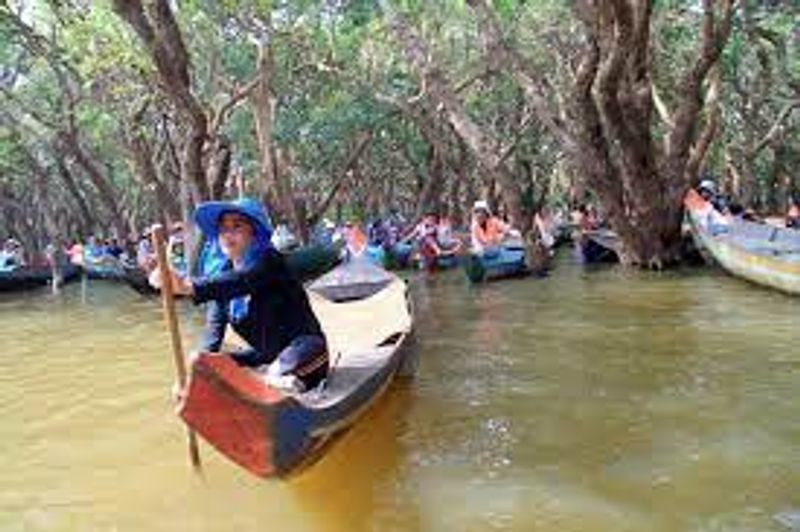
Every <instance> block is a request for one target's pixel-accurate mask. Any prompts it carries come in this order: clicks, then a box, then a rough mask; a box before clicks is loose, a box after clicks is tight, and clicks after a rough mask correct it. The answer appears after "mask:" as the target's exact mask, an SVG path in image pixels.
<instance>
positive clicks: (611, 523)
mask: <svg viewBox="0 0 800 532" xmlns="http://www.w3.org/2000/svg"><path fill="white" fill-rule="evenodd" d="M411 286H412V291H413V294H414V299H415V305H416V312H417V332H418V334H417V339H416V353H417V355H418V356H419V360H420V363H419V370H418V374H417V376H416V378H414V379H413V380H410V381H403V382H398V383H396V385H394V386H393V387H392V388H391V389H390V391H389V392H388V395H387V396H386V397H384V400H383V401H382V402H381V403H380V404H379V405H378V406H377V407H376V408H374V409H373V410H371V411H370V412H369V413H368V414H367V416H366V417H365V418H364V419H362V421H361V422H360V423H359V424H358V425H357V426H356V427H355V428H354V429H353V430H351V431H350V432H349V433H347V434H346V435H345V436H344V437H342V438H340V439H339V440H338V441H337V442H336V443H335V444H334V445H333V446H332V448H331V449H330V450H329V452H328V453H327V454H326V455H325V457H324V458H323V459H322V460H321V461H320V462H318V463H317V464H316V465H314V466H313V467H312V468H310V469H309V470H307V471H306V472H305V473H303V474H302V475H301V476H299V477H298V478H296V479H294V480H292V481H289V482H273V481H266V482H265V481H262V480H259V479H257V478H254V477H252V476H250V475H249V474H247V473H246V472H244V471H242V470H240V469H239V468H237V467H236V466H234V465H232V464H231V463H229V462H228V461H227V460H226V459H225V458H223V457H221V456H220V455H218V454H217V453H216V452H215V451H214V450H213V449H211V448H210V447H209V446H207V445H202V446H201V454H202V457H203V461H204V468H205V473H204V475H203V477H202V478H201V477H198V476H196V475H195V474H194V473H193V472H192V471H191V468H190V467H189V466H188V460H187V456H186V446H185V438H184V431H183V428H182V426H181V425H180V424H179V422H178V420H177V419H176V418H175V416H174V414H173V413H172V405H171V399H170V397H169V388H170V385H171V382H172V365H171V364H172V360H171V358H170V355H169V351H168V348H169V343H168V338H167V336H166V334H165V332H164V328H163V325H162V321H161V314H160V308H159V305H158V302H157V301H154V300H148V299H145V298H143V297H142V296H139V295H137V294H136V293H134V292H132V291H130V290H129V289H127V288H126V287H124V286H121V285H115V284H113V283H108V282H99V281H98V282H90V283H89V284H88V285H85V286H81V285H80V284H75V285H70V286H69V287H68V288H67V289H66V291H65V292H64V293H63V294H61V295H60V296H58V297H52V296H49V295H48V294H47V293H46V292H34V293H30V294H27V295H24V296H20V295H11V296H9V295H5V296H3V297H2V299H0V338H2V339H3V340H2V345H3V349H2V354H0V442H2V452H0V530H26V531H27V530H36V531H39V530H42V531H50V530H54V531H55V530H74V531H88V530H125V531H127V530H133V531H140V530H153V531H162V530H163V531H175V530H192V531H194V530H198V531H206V530H207V531H229V530H270V531H275V530H280V531H287V532H293V531H360V530H376V531H378V530H380V531H384V530H411V531H414V530H424V531H448V530H456V531H462V530H463V531H472V530H474V531H485V530H520V531H560V532H563V531H614V532H618V531H627V530H630V531H644V530H647V531H662V530H663V531H673V530H676V531H678V530H679V531H683V530H690V531H717V530H725V531H728V530H735V531H738V530H741V531H745V530H746V531H752V530H784V529H783V528H781V526H780V525H779V524H778V523H777V522H776V520H775V518H774V515H775V514H776V513H779V512H781V511H785V510H789V509H792V508H799V507H800V408H798V405H800V401H799V398H800V349H799V348H798V343H799V342H800V299H797V298H795V299H793V298H790V297H787V296H784V295H781V294H779V293H775V292H771V291H769V290H763V289H759V288H757V287H754V286H751V285H749V284H746V283H744V282H741V281H738V280H736V279H732V278H730V277H727V276H725V275H724V274H721V273H719V272H717V271H715V270H713V269H699V270H689V271H683V272H671V273H666V274H657V273H642V272H626V271H622V270H620V269H616V268H603V269H598V270H586V269H584V268H581V267H579V266H576V265H574V264H572V263H571V261H570V258H569V257H568V254H564V255H562V256H561V257H560V258H559V260H558V264H557V267H556V269H555V270H554V272H553V274H552V275H551V276H550V277H548V278H546V279H527V280H512V281H507V282H498V283H494V284H489V285H485V286H481V287H479V288H470V287H469V286H468V285H467V284H466V281H465V278H464V276H463V273H462V272H460V271H453V272H448V273H446V274H444V275H439V276H437V277H435V278H431V279H425V278H424V277H421V276H416V275H412V278H411ZM182 312H183V315H184V322H185V323H188V322H195V321H197V319H198V318H199V315H198V313H197V311H196V310H194V309H191V308H190V307H189V306H188V305H187V306H184V307H182ZM184 331H185V334H186V336H187V342H188V341H189V340H190V338H191V337H192V336H193V335H194V332H195V330H194V329H193V328H191V327H188V326H185V327H184Z"/></svg>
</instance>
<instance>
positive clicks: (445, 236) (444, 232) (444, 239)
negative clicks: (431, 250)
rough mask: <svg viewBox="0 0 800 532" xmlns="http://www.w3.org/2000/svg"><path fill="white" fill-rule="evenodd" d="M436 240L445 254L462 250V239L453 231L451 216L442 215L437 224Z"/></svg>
mask: <svg viewBox="0 0 800 532" xmlns="http://www.w3.org/2000/svg"><path fill="white" fill-rule="evenodd" d="M436 242H437V244H438V245H439V247H440V248H441V249H442V251H443V252H444V253H445V254H450V255H452V254H455V253H458V252H459V251H460V250H461V240H459V238H458V237H457V236H456V234H455V232H454V231H453V222H452V221H451V220H450V217H449V216H440V217H439V223H438V224H437V225H436Z"/></svg>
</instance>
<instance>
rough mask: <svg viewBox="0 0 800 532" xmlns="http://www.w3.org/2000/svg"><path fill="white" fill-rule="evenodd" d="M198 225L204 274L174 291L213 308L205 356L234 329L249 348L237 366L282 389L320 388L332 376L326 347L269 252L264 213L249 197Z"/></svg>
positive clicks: (213, 205)
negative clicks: (254, 369)
mask: <svg viewBox="0 0 800 532" xmlns="http://www.w3.org/2000/svg"><path fill="white" fill-rule="evenodd" d="M194 219H195V223H196V224H197V226H198V227H199V228H200V230H201V231H202V232H203V234H204V235H205V237H206V245H205V248H204V249H203V252H202V254H201V260H200V274H201V275H200V277H196V278H192V279H188V278H183V279H178V278H176V279H175V281H174V284H175V285H176V291H177V292H179V293H181V294H184V295H189V296H191V297H192V298H193V299H194V302H195V303H196V304H199V303H208V311H207V316H206V318H207V324H206V332H205V335H204V338H203V342H202V347H201V349H202V351H204V352H217V351H219V349H220V347H221V346H222V339H223V336H224V334H225V327H226V326H227V325H228V324H230V325H231V326H232V327H233V330H234V331H236V333H237V334H238V335H239V336H241V337H242V338H243V339H244V340H245V341H246V342H247V343H248V344H249V345H250V349H247V350H245V351H240V352H238V353H233V354H231V356H232V357H233V358H234V359H235V360H236V361H237V362H238V363H239V364H241V365H245V366H250V367H259V368H264V369H266V370H267V371H266V374H267V380H268V382H270V384H272V385H274V386H278V387H280V388H284V389H288V390H291V391H296V392H303V391H306V390H310V389H313V388H315V387H316V386H317V385H318V384H319V383H320V382H321V381H322V380H323V379H325V377H326V376H327V374H328V348H327V343H326V340H325V336H324V334H323V333H322V328H321V327H320V324H319V321H318V320H317V317H316V316H315V315H314V312H313V310H312V309H311V305H310V303H309V301H308V297H307V295H306V292H305V290H304V289H303V286H302V285H301V284H300V282H299V281H297V279H295V278H294V276H293V275H292V274H291V273H290V272H289V269H288V267H287V265H286V262H285V261H284V258H283V255H281V253H280V252H278V251H277V250H276V249H275V248H274V247H273V245H272V241H271V237H272V227H271V224H270V222H269V219H268V217H267V213H266V211H265V210H264V207H263V206H262V205H261V204H260V203H259V202H258V201H256V200H253V199H250V198H244V199H241V200H237V201H232V202H223V201H211V202H206V203H203V204H201V205H200V206H198V208H197V209H196V211H195V213H194ZM267 368H268V369H267Z"/></svg>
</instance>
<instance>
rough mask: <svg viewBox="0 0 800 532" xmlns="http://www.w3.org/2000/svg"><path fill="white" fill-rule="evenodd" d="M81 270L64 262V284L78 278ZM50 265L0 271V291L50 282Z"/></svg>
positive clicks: (9, 290) (15, 290) (38, 286)
mask: <svg viewBox="0 0 800 532" xmlns="http://www.w3.org/2000/svg"><path fill="white" fill-rule="evenodd" d="M80 273H81V270H80V268H79V267H77V266H75V265H74V264H65V265H64V266H62V268H61V275H62V281H63V283H64V284H66V283H69V282H72V281H75V280H77V279H78V278H80ZM51 280H52V271H51V269H50V266H34V267H29V266H23V267H22V268H17V269H14V270H10V271H3V272H0V292H17V291H21V290H32V289H35V288H41V287H43V286H47V285H49V284H50V283H51Z"/></svg>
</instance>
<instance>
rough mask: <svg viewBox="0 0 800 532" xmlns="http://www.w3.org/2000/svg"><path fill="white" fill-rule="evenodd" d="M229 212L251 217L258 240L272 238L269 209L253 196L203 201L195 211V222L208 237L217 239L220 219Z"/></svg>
mask: <svg viewBox="0 0 800 532" xmlns="http://www.w3.org/2000/svg"><path fill="white" fill-rule="evenodd" d="M227 212H235V213H238V214H241V215H242V216H246V217H247V218H249V219H250V220H251V221H252V222H253V228H254V229H255V237H256V240H258V241H261V242H263V241H269V240H270V239H271V238H272V223H271V222H270V221H269V216H268V215H267V210H266V209H265V208H264V205H263V204H262V203H261V202H260V201H258V200H256V199H253V198H242V199H238V200H235V201H207V202H205V203H201V204H200V205H198V207H197V209H195V211H194V223H196V224H197V226H198V227H199V228H200V230H201V231H202V232H203V234H204V235H206V238H208V239H212V238H214V239H215V238H217V237H218V236H219V219H220V217H221V216H222V215H223V214H225V213H227Z"/></svg>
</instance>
